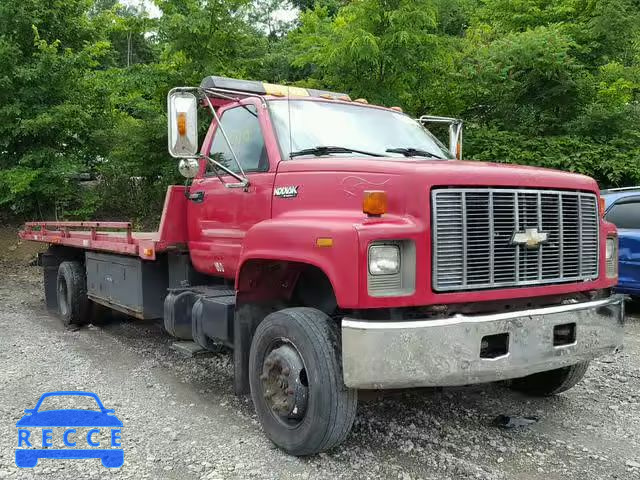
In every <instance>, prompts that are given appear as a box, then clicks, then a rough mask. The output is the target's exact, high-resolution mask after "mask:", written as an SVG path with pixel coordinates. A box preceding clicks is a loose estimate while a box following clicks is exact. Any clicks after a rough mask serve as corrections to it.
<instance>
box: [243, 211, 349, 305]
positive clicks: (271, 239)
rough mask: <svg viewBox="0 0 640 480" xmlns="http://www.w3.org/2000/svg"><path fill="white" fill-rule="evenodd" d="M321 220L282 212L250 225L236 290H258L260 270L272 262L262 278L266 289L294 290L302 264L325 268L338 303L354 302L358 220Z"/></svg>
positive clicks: (321, 269) (325, 218) (319, 268)
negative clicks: (280, 214) (277, 215)
mask: <svg viewBox="0 0 640 480" xmlns="http://www.w3.org/2000/svg"><path fill="white" fill-rule="evenodd" d="M314 213H316V214H317V212H314ZM322 220H323V221H322V222H319V221H318V217H317V216H316V215H314V217H313V218H310V217H309V218H300V217H297V218H290V217H286V216H283V217H279V218H276V219H271V220H266V221H263V222H260V223H258V224H256V225H255V226H254V227H252V228H251V229H250V230H249V231H248V232H247V235H246V237H245V239H244V242H243V248H242V253H241V255H240V262H239V268H238V274H237V275H236V283H235V286H236V290H237V291H238V293H239V294H240V295H242V294H243V293H244V292H248V291H249V290H253V291H255V290H256V286H257V285H256V284H257V282H258V279H257V277H258V276H260V273H259V272H258V270H259V269H260V268H261V267H262V266H265V265H269V266H270V271H269V272H268V273H267V275H268V278H266V280H267V281H266V282H264V283H265V287H266V288H267V289H273V288H285V289H287V288H289V289H292V288H293V286H294V285H293V283H295V280H296V276H297V275H298V274H299V273H300V270H301V268H304V267H305V266H307V267H312V268H316V269H318V270H320V271H321V272H322V273H324V275H325V276H326V277H327V279H328V280H329V282H330V283H331V286H332V288H333V292H334V294H335V297H336V301H337V304H338V305H339V306H340V307H342V308H349V307H354V306H356V305H357V304H358V290H359V288H358V278H359V275H358V272H359V245H358V234H357V232H356V229H355V225H354V221H353V220H346V221H345V220H344V219H329V218H327V217H324V218H323V219H322ZM276 265H279V267H278V268H276ZM256 267H259V268H258V269H257V268H256ZM276 280H277V281H278V283H276ZM258 290H260V288H258ZM263 290H264V289H263ZM263 293H266V292H263Z"/></svg>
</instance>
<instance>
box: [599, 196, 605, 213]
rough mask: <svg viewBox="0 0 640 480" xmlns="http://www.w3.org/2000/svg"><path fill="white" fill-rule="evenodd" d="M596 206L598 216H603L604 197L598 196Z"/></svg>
mask: <svg viewBox="0 0 640 480" xmlns="http://www.w3.org/2000/svg"><path fill="white" fill-rule="evenodd" d="M598 207H599V211H600V216H601V217H603V218H604V198H602V197H600V198H598Z"/></svg>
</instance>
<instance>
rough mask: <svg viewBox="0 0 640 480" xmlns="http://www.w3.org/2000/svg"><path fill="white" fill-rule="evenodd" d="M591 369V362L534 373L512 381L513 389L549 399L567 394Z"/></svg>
mask: <svg viewBox="0 0 640 480" xmlns="http://www.w3.org/2000/svg"><path fill="white" fill-rule="evenodd" d="M587 368H589V362H581V363H576V364H575V365H571V366H569V367H563V368H558V369H556V370H549V371H548V372H540V373H534V374H533V375H529V376H527V377H522V378H516V379H514V380H511V385H510V386H511V388H513V389H514V390H517V391H519V392H522V393H526V394H528V395H534V396H536V397H548V396H550V395H556V394H558V393H562V392H566V391H567V390H569V389H570V388H572V387H574V386H575V385H576V384H577V383H578V382H579V381H580V380H582V377H584V374H585V373H586V372H587Z"/></svg>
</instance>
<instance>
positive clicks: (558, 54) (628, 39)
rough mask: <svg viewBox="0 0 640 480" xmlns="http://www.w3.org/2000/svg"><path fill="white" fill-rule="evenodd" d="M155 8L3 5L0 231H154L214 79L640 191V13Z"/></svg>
mask: <svg viewBox="0 0 640 480" xmlns="http://www.w3.org/2000/svg"><path fill="white" fill-rule="evenodd" d="M156 4H157V6H158V7H159V9H160V11H161V13H162V15H161V16H160V17H158V18H149V16H148V14H147V12H145V11H144V10H141V9H140V8H136V7H131V6H125V5H123V4H120V3H118V2H117V0H95V1H91V0H65V1H62V0H55V1H45V0H6V1H4V2H1V3H0V87H1V88H0V218H2V219H10V218H15V217H38V218H52V217H58V218H87V217H92V216H93V217H99V218H104V219H119V218H122V219H134V220H135V221H136V222H138V223H141V224H149V223H153V221H154V220H155V219H156V218H157V215H158V214H159V213H160V210H161V205H162V199H163V196H164V191H165V188H166V186H167V185H168V184H170V183H175V182H177V181H179V179H178V178H177V176H176V168H175V163H174V162H172V161H170V160H169V159H168V156H167V154H166V119H165V116H164V115H165V114H164V110H165V101H166V100H165V99H166V93H167V91H168V90H169V89H170V88H171V87H173V86H176V85H184V84H198V83H199V82H200V80H201V79H202V77H204V76H205V75H210V74H217V75H227V76H232V77H240V78H252V79H258V80H266V81H271V82H276V83H290V84H297V85H302V86H312V87H318V88H328V89H335V90H339V91H345V92H348V93H349V94H350V95H351V96H352V97H354V98H356V97H364V98H367V99H368V100H369V101H371V102H376V103H381V104H385V105H400V106H402V107H403V108H404V109H405V110H406V111H407V112H408V113H410V114H412V115H418V114H421V113H427V112H428V113H433V114H443V115H455V116H460V117H462V118H464V119H465V121H466V122H467V131H466V134H465V154H466V156H467V157H471V158H476V159H478V160H490V161H498V162H512V163H524V164H529V165H541V166H546V167H552V168H559V169H563V170H568V171H574V172H579V173H584V174H587V175H592V176H594V177H595V178H596V179H598V180H599V181H600V182H601V184H602V185H603V186H611V185H615V186H623V185H631V184H640V102H639V100H640V98H639V97H640V4H638V2H637V0H482V1H481V0H351V1H346V0H156ZM292 7H295V8H297V9H298V10H299V12H300V14H299V18H298V19H297V21H295V22H293V23H292V22H287V21H284V20H283V19H282V18H281V17H280V16H279V14H278V12H279V11H281V10H282V9H283V8H284V9H289V8H292ZM81 176H83V177H89V178H91V179H92V182H88V183H89V184H91V183H93V186H91V187H89V188H88V187H83V186H82V185H87V182H79V178H80V177H81Z"/></svg>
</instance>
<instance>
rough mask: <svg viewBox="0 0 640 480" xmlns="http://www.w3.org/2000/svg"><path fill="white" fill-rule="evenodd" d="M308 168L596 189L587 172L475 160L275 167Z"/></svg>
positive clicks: (455, 182) (318, 161) (343, 160)
mask: <svg viewBox="0 0 640 480" xmlns="http://www.w3.org/2000/svg"><path fill="white" fill-rule="evenodd" d="M310 171H315V172H345V173H348V174H354V173H360V174H365V175H366V174H376V176H379V175H380V174H382V175H391V176H402V177H405V176H406V178H407V180H408V181H409V183H414V182H418V183H419V184H420V185H423V186H424V185H425V184H427V185H429V186H437V185H449V186H473V185H476V186H480V185H482V186H499V187H519V188H553V189H560V190H583V191H593V192H598V185H597V183H596V181H595V180H593V179H592V178H590V177H587V176H586V175H580V174H575V173H568V172H563V171H560V170H553V169H549V168H539V167H529V166H524V165H511V164H502V163H489V162H478V161H459V160H422V159H420V160H418V159H411V158H408V159H396V158H394V159H393V160H385V159H375V160H373V159H371V158H370V157H364V158H359V157H322V158H304V159H295V160H289V161H284V162H280V165H279V167H278V172H279V173H280V172H282V173H284V172H291V173H293V172H310ZM416 186H417V185H416Z"/></svg>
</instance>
